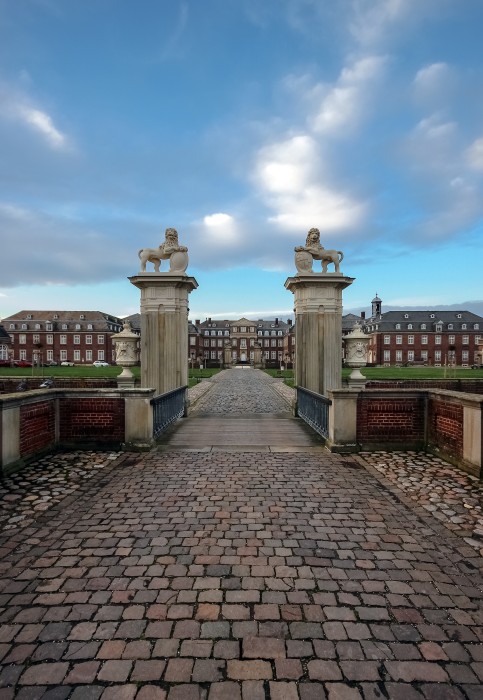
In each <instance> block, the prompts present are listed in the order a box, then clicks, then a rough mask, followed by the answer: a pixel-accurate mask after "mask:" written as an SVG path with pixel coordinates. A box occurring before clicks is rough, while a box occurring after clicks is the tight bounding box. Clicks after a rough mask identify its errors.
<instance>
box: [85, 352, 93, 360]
mask: <svg viewBox="0 0 483 700" xmlns="http://www.w3.org/2000/svg"><path fill="white" fill-rule="evenodd" d="M86 362H92V350H86Z"/></svg>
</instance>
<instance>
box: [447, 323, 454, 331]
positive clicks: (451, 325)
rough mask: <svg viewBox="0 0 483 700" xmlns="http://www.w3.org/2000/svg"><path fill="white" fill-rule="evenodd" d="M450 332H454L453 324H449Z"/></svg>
mask: <svg viewBox="0 0 483 700" xmlns="http://www.w3.org/2000/svg"><path fill="white" fill-rule="evenodd" d="M448 330H449V331H452V330H453V324H452V323H448Z"/></svg>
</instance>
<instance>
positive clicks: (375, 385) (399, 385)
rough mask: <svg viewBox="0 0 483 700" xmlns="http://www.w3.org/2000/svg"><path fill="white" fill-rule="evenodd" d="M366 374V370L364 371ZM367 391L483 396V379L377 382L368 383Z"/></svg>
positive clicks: (374, 380)
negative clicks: (432, 391) (431, 391)
mask: <svg viewBox="0 0 483 700" xmlns="http://www.w3.org/2000/svg"><path fill="white" fill-rule="evenodd" d="M362 372H363V373H364V370H362ZM365 388H366V390H367V391H370V390H372V389H446V390H447V391H462V392H464V393H465V394H483V379H400V380H394V381H390V380H376V379H373V380H371V381H368V382H367V383H366V387H365Z"/></svg>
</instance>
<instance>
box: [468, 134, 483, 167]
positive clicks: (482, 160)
mask: <svg viewBox="0 0 483 700" xmlns="http://www.w3.org/2000/svg"><path fill="white" fill-rule="evenodd" d="M465 155H466V160H467V162H468V165H469V166H470V168H473V169H474V170H482V171H483V137H480V138H479V139H476V141H473V143H472V144H471V146H470V147H469V148H468V149H467V150H466V154H465Z"/></svg>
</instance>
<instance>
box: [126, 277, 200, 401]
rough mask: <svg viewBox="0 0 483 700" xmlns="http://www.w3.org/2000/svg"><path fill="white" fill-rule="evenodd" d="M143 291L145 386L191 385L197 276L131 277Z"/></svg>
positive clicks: (163, 389) (161, 390) (166, 388)
mask: <svg viewBox="0 0 483 700" xmlns="http://www.w3.org/2000/svg"><path fill="white" fill-rule="evenodd" d="M129 280H130V282H131V283H132V284H134V286H135V287H138V289H140V290H141V386H142V387H145V388H154V389H155V390H156V394H164V393H165V392H167V391H172V390H173V389H178V388H179V387H180V386H185V385H186V384H188V296H189V293H190V292H191V291H192V290H193V289H196V288H197V287H198V283H197V282H196V280H195V278H194V277H187V276H185V275H173V274H167V273H164V274H163V273H153V272H148V273H142V274H139V275H136V276H135V277H130V278H129Z"/></svg>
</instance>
